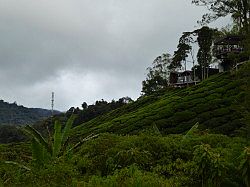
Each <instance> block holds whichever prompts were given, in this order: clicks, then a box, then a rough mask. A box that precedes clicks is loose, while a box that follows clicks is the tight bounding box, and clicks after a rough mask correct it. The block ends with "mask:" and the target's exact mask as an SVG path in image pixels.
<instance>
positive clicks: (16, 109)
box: [0, 100, 59, 125]
mask: <svg viewBox="0 0 250 187" xmlns="http://www.w3.org/2000/svg"><path fill="white" fill-rule="evenodd" d="M56 113H59V112H58V111H56ZM50 115H51V111H50V110H46V109H40V108H27V107H24V106H19V105H17V104H16V103H8V102H4V101H3V100H0V125H24V124H33V123H34V122H36V121H38V120H41V119H44V118H47V117H49V116H50Z"/></svg>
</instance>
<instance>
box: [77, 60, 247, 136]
mask: <svg viewBox="0 0 250 187" xmlns="http://www.w3.org/2000/svg"><path fill="white" fill-rule="evenodd" d="M249 66H250V63H249V62H248V63H246V64H245V66H244V68H241V70H240V71H239V72H237V74H236V73H235V72H234V71H233V72H225V73H220V74H217V75H214V76H212V77H210V78H209V79H207V80H205V81H203V82H201V83H200V84H198V85H196V86H193V87H189V88H182V89H181V88H172V89H168V90H164V91H161V92H158V93H155V94H153V95H150V96H143V97H141V98H139V99H138V100H137V101H135V102H133V103H131V104H128V105H126V106H124V107H121V108H119V109H117V110H114V111H112V112H110V113H108V114H105V115H103V116H99V117H97V118H95V119H93V120H91V121H89V122H86V123H83V124H81V125H80V126H78V127H76V128H75V130H74V133H75V134H78V135H80V136H81V135H86V134H89V133H101V132H109V133H116V134H137V133H138V132H140V131H142V130H144V129H147V128H151V127H153V126H156V127H157V128H158V129H159V130H160V132H161V133H163V134H176V133H184V132H185V131H187V130H188V129H190V128H191V127H192V126H193V125H194V124H195V123H197V122H199V124H200V128H201V129H209V130H210V131H211V132H213V133H222V134H227V135H239V134H242V133H243V134H244V133H245V132H244V123H245V120H244V119H245V113H246V111H247V108H246V107H247V103H246V102H247V100H248V99H247V98H248V97H249V94H250V93H249V90H247V89H246V88H247V87H249V85H248V84H249V76H250V75H249V74H250V68H249ZM242 128H243V130H242Z"/></svg>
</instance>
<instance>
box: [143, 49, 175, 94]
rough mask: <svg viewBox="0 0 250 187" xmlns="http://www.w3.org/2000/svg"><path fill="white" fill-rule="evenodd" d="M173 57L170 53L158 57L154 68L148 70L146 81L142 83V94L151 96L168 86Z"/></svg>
mask: <svg viewBox="0 0 250 187" xmlns="http://www.w3.org/2000/svg"><path fill="white" fill-rule="evenodd" d="M170 63H171V55H170V54H168V53H165V54H162V55H161V56H158V57H157V58H156V59H155V60H154V61H153V63H152V65H153V66H152V67H149V68H147V70H148V74H147V77H146V80H144V81H143V82H142V93H145V94H151V93H153V92H154V91H157V90H160V89H162V88H165V87H167V86H168V76H169V68H168V67H169V65H170Z"/></svg>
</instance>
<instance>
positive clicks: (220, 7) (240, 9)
mask: <svg viewBox="0 0 250 187" xmlns="http://www.w3.org/2000/svg"><path fill="white" fill-rule="evenodd" d="M192 3H193V4H195V5H197V6H205V7H207V9H208V10H209V11H210V13H207V14H204V15H203V17H202V21H201V23H203V24H204V23H210V22H212V21H214V20H216V19H218V18H220V17H225V16H228V15H230V16H231V17H232V18H233V19H234V21H235V22H236V23H237V24H238V26H239V28H240V30H242V31H243V32H245V33H246V34H249V31H250V1H249V0H192Z"/></svg>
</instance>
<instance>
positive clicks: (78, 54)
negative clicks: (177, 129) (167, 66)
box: [0, 0, 224, 111]
mask: <svg viewBox="0 0 250 187" xmlns="http://www.w3.org/2000/svg"><path fill="white" fill-rule="evenodd" d="M190 2H191V0H21V1H20V0H0V83H1V86H0V99H4V100H5V101H8V102H14V101H16V102H17V103H18V104H20V105H24V106H28V107H42V108H50V97H51V92H52V91H54V92H55V106H56V109H58V110H62V111H64V110H67V109H68V108H70V107H71V106H80V105H81V103H82V102H83V101H86V102H87V103H88V104H92V103H93V102H94V101H96V100H100V99H105V100H111V99H118V98H120V97H123V96H130V97H132V98H133V99H136V98H137V97H138V96H140V91H141V82H142V80H144V79H145V74H146V70H145V69H146V68H147V67H148V66H150V64H151V62H152V61H153V59H154V58H155V57H157V56H158V55H160V54H162V53H164V52H168V53H173V51H174V50H175V48H176V45H177V42H178V38H179V37H180V35H181V33H182V32H183V31H190V30H193V29H195V28H197V23H196V21H197V20H199V19H200V18H201V15H202V14H203V13H204V9H203V8H201V7H196V6H194V5H191V3H190ZM217 24H218V25H221V24H224V22H221V23H217Z"/></svg>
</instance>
